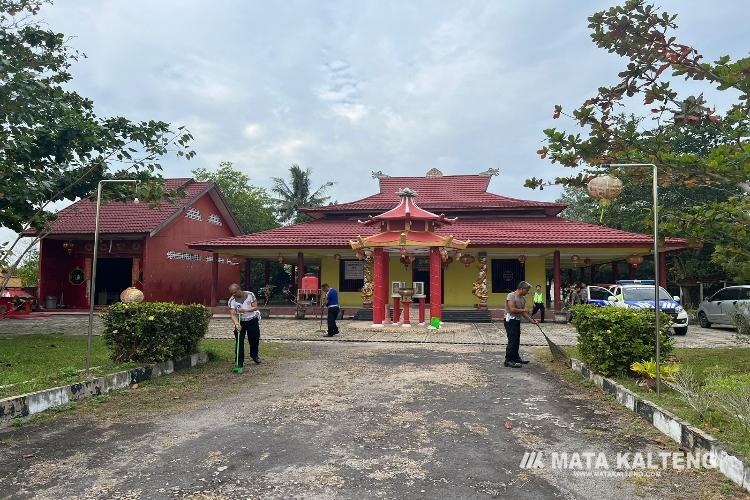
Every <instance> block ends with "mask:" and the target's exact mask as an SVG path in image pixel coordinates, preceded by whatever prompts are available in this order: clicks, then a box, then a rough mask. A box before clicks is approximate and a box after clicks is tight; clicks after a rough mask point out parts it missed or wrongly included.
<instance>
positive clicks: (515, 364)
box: [503, 361, 523, 368]
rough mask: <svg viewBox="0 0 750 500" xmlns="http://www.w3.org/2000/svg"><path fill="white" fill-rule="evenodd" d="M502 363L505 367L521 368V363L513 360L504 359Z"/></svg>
mask: <svg viewBox="0 0 750 500" xmlns="http://www.w3.org/2000/svg"><path fill="white" fill-rule="evenodd" d="M503 365H504V366H506V367H507V368H521V366H523V365H522V364H521V363H516V362H515V361H506V362H505V363H503Z"/></svg>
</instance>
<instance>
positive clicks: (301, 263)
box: [297, 252, 305, 290]
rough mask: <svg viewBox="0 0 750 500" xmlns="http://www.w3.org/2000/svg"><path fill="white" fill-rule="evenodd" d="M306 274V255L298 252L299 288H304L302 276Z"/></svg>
mask: <svg viewBox="0 0 750 500" xmlns="http://www.w3.org/2000/svg"><path fill="white" fill-rule="evenodd" d="M304 275H305V256H304V255H303V254H302V252H297V289H298V290H299V289H300V288H302V277H303V276H304Z"/></svg>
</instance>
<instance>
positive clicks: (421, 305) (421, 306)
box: [419, 296, 425, 326]
mask: <svg viewBox="0 0 750 500" xmlns="http://www.w3.org/2000/svg"><path fill="white" fill-rule="evenodd" d="M424 303H425V297H424V296H422V297H419V326H424Z"/></svg>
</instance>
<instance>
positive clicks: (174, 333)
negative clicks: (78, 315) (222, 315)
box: [102, 302, 211, 363]
mask: <svg viewBox="0 0 750 500" xmlns="http://www.w3.org/2000/svg"><path fill="white" fill-rule="evenodd" d="M210 318H211V311H209V310H208V308H206V307H204V306H202V305H200V304H191V305H179V304H173V303H172V302H141V303H138V304H125V303H122V302H119V303H117V304H114V305H112V306H110V307H109V308H108V309H107V311H106V312H105V313H104V314H103V315H102V319H103V320H104V335H103V337H104V341H105V342H106V343H107V345H108V346H109V347H110V349H112V359H113V360H114V361H116V362H118V363H121V362H125V361H135V362H145V363H158V362H161V361H167V360H169V359H175V358H180V357H182V356H187V355H188V354H192V353H194V352H196V350H197V348H198V342H199V341H200V340H201V339H202V338H203V337H204V336H205V335H206V332H207V331H208V320H209V319H210Z"/></svg>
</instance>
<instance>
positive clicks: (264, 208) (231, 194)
mask: <svg viewBox="0 0 750 500" xmlns="http://www.w3.org/2000/svg"><path fill="white" fill-rule="evenodd" d="M193 175H194V176H195V178H196V179H197V180H199V181H210V182H213V183H214V184H216V185H217V186H218V187H219V189H220V190H221V192H222V194H223V195H224V197H225V198H226V200H227V203H228V204H229V208H230V209H231V210H232V212H233V213H234V217H235V218H236V219H237V222H238V223H239V225H240V227H241V228H242V231H243V232H244V233H257V232H258V231H265V230H266V229H272V228H274V227H277V226H278V225H279V224H278V222H277V221H276V217H275V216H274V212H275V207H274V200H273V199H272V198H271V197H270V196H269V195H268V193H267V192H266V190H265V189H263V188H260V187H256V186H253V185H252V184H250V177H248V176H247V175H245V174H244V173H242V172H240V171H239V170H237V169H235V168H234V167H233V166H232V162H229V161H223V162H221V163H219V167H218V168H217V169H216V170H207V169H205V168H197V169H195V170H193Z"/></svg>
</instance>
